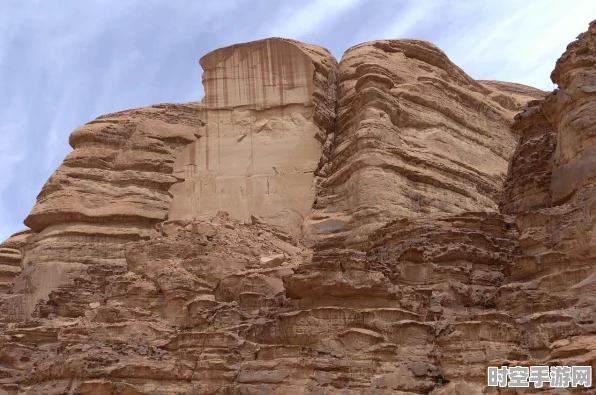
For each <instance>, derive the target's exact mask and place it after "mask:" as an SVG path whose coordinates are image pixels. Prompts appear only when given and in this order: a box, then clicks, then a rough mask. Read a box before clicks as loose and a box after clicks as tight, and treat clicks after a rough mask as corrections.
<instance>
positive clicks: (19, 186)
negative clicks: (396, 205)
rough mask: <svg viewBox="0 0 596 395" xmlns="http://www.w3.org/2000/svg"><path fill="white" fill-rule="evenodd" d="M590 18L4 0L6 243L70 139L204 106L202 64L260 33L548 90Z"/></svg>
mask: <svg viewBox="0 0 596 395" xmlns="http://www.w3.org/2000/svg"><path fill="white" fill-rule="evenodd" d="M594 15H596V2H594V1H593V0H583V1H582V0H577V1H574V2H573V6H571V5H570V4H569V3H568V2H562V1H559V0H526V1H523V2H522V1H517V0H503V1H499V2H489V1H485V2H482V1H472V0H454V1H449V2H447V1H438V0H416V1H413V0H375V1H369V0H304V1H277V0H218V1H194V0H172V1H163V0H119V1H113V0H85V1H80V0H60V6H59V7H58V6H56V2H51V1H41V0H28V1H22V0H2V1H0V139H1V141H2V145H0V239H1V238H3V237H5V236H7V234H8V233H13V232H14V231H18V230H20V229H21V228H22V227H23V225H22V220H23V218H24V217H25V216H26V215H27V214H28V212H29V211H30V210H31V208H32V206H33V204H34V202H35V197H36V195H37V193H38V192H39V190H40V189H41V187H42V185H43V184H44V182H45V180H47V178H48V177H49V176H50V174H51V172H52V171H53V170H54V169H55V168H56V167H57V166H58V165H59V164H60V162H61V160H62V158H63V157H64V156H65V155H66V154H67V153H68V151H69V150H70V147H69V146H68V135H69V134H70V133H71V132H72V130H73V129H75V128H76V127H78V126H80V125H82V124H84V123H86V122H88V121H90V120H92V119H93V118H95V117H97V116H99V115H101V114H103V113H107V112H113V111H117V110H122V109H126V108H131V107H138V106H143V105H149V104H152V103H159V102H185V101H194V100H200V99H201V96H202V94H203V90H202V86H201V72H202V70H201V69H200V66H199V65H198V64H197V61H198V59H199V57H200V56H202V55H204V54H205V53H207V52H208V51H211V50H213V49H215V48H218V47H222V46H225V45H230V44H233V43H236V42H245V41H250V40H254V39H258V38H263V37H268V36H282V37H288V38H294V39H299V40H304V41H308V42H312V43H314V44H319V45H322V46H324V47H326V48H328V49H330V50H331V51H332V53H333V54H335V56H336V57H339V56H341V54H342V53H343V51H344V50H345V49H347V48H348V47H350V46H352V45H355V44H358V43H359V42H362V41H368V40H373V39H378V38H403V37H411V38H413V37H417V38H422V39H427V40H430V41H432V42H434V43H435V44H437V45H439V46H440V47H441V48H442V49H443V50H445V52H446V53H447V54H448V55H449V56H450V57H451V58H452V60H453V61H455V62H456V63H458V64H460V66H462V67H463V68H464V70H466V71H467V72H468V73H470V74H471V75H472V76H473V77H475V78H484V79H503V80H513V81H517V82H522V83H526V84H530V85H535V86H538V87H542V88H548V87H549V86H550V83H549V79H548V78H549V75H550V71H551V70H552V68H553V66H554V62H555V60H556V59H557V58H558V56H559V55H560V54H561V53H562V52H563V51H564V49H565V46H566V45H567V43H568V42H570V41H571V40H573V39H574V37H575V36H576V35H577V34H578V33H580V32H581V31H583V30H585V29H586V27H587V24H588V22H589V20H590V18H592V17H594Z"/></svg>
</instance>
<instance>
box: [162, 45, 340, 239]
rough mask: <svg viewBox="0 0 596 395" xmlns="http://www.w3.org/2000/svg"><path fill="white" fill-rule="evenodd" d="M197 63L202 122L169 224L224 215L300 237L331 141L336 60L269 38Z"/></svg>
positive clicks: (185, 156) (184, 162) (181, 171)
mask: <svg viewBox="0 0 596 395" xmlns="http://www.w3.org/2000/svg"><path fill="white" fill-rule="evenodd" d="M201 66H203V69H204V70H205V72H204V73H203V85H204V86H205V98H204V99H203V101H202V103H203V105H204V111H203V113H202V119H203V122H204V125H203V127H202V128H201V132H200V137H199V139H198V141H196V142H194V143H191V144H189V145H188V146H187V147H186V148H185V149H184V151H183V153H182V154H181V155H180V156H179V157H178V159H177V161H176V163H175V165H174V174H175V175H177V176H180V177H183V178H184V179H185V181H184V182H183V183H180V184H178V185H176V186H175V187H174V188H172V194H173V195H174V198H173V199H174V201H173V205H172V209H171V211H170V218H172V219H174V218H175V219H193V218H197V217H199V218H200V217H203V218H208V217H210V216H213V215H214V214H215V213H217V212H218V211H222V210H223V211H227V212H229V213H230V214H231V215H233V216H234V217H236V218H239V219H241V220H245V221H248V220H250V216H251V215H258V216H261V217H262V218H263V219H265V220H266V221H267V222H268V223H271V224H276V225H279V226H282V227H284V228H286V229H288V230H290V231H291V232H292V234H294V235H296V236H299V235H300V232H301V227H302V222H303V220H304V217H305V216H306V215H308V214H309V212H310V209H311V206H312V202H313V201H314V197H315V188H314V182H313V181H314V177H315V175H316V172H317V169H318V167H319V162H320V161H321V160H322V159H321V158H322V157H323V158H324V157H325V155H327V154H325V155H324V154H323V151H324V148H325V144H326V142H327V141H328V140H329V141H331V139H332V138H333V119H334V112H335V88H334V87H335V74H336V69H337V61H336V60H335V59H334V58H333V56H331V54H330V53H329V52H328V51H327V50H324V49H322V48H319V47H315V46H312V45H307V44H302V43H298V42H294V41H290V40H284V39H269V40H261V41H256V42H253V43H248V44H241V45H234V46H232V47H227V48H222V49H218V50H216V51H214V52H211V53H209V54H207V55H206V56H204V57H203V58H202V59H201ZM327 145H329V143H327Z"/></svg>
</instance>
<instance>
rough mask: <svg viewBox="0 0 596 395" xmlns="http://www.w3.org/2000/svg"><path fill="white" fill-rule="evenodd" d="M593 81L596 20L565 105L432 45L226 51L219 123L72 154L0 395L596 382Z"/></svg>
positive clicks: (160, 127) (10, 249)
mask: <svg viewBox="0 0 596 395" xmlns="http://www.w3.org/2000/svg"><path fill="white" fill-rule="evenodd" d="M595 59H596V23H592V24H591V26H590V28H589V30H588V31H587V32H586V33H583V34H582V35H580V37H579V39H578V40H577V41H575V42H574V43H572V44H570V45H569V47H568V49H567V51H566V52H565V54H563V56H562V57H561V59H560V60H559V61H558V62H557V65H556V67H555V70H554V72H553V74H552V78H553V80H554V81H555V82H556V83H557V84H558V85H559V89H558V90H556V91H555V92H552V93H550V94H547V93H546V92H542V91H539V90H537V89H534V88H530V87H526V86H523V85H519V84H514V83H505V82H499V81H474V80H473V79H472V78H470V77H469V76H467V75H466V74H465V73H464V72H463V71H462V70H461V69H459V68H458V67H457V66H456V65H454V64H453V63H452V62H451V61H450V60H449V59H448V58H447V57H446V56H445V54H444V53H443V52H442V51H441V50H440V49H438V48H436V47H435V46H433V45H432V44H429V43H427V42H423V41H418V40H384V41H375V42H369V43H364V44H361V45H358V46H356V47H353V48H351V49H349V50H348V51H346V54H345V55H344V57H343V58H342V60H341V61H340V63H339V65H338V64H337V62H336V61H335V60H334V59H333V58H332V57H331V55H330V54H329V53H328V52H327V51H326V50H324V49H321V48H318V47H315V46H311V45H307V44H303V43H298V42H294V41H290V40H284V39H267V40H261V41H257V42H253V43H247V44H239V45H235V46H232V47H228V48H223V49H220V50H217V51H214V52H212V53H210V54H208V55H206V56H205V57H203V58H202V59H201V65H202V66H203V69H204V70H205V73H204V76H203V83H204V85H205V92H206V96H205V98H204V99H203V101H202V102H201V103H189V104H167V105H158V106H152V107H147V108H142V109H135V110H129V111H123V112H120V113H116V114H109V115H106V116H103V117H100V118H98V119H97V120H95V121H93V122H91V123H89V124H87V125H85V126H83V127H81V128H79V129H77V130H76V131H75V132H73V134H72V135H71V145H72V146H73V148H74V150H73V152H72V153H71V154H69V156H67V158H66V159H65V161H64V163H63V164H62V165H61V166H60V168H59V169H58V170H57V171H56V173H55V174H53V175H52V177H51V178H50V180H48V182H47V183H46V185H45V186H44V188H43V189H42V191H41V193H40V195H39V197H38V202H37V204H36V206H35V207H34V208H33V210H32V212H31V214H30V215H29V216H28V217H27V219H26V220H25V224H26V225H27V226H29V227H30V228H31V230H28V231H25V232H21V233H19V234H16V235H15V236H13V237H11V238H10V239H8V240H7V241H5V242H4V243H2V244H0V390H3V391H5V392H8V393H9V394H37V393H44V394H75V393H76V394H429V393H430V394H435V395H438V394H444V395H447V394H450V395H451V394H483V393H486V394H488V393H495V394H496V393H498V390H497V389H496V388H489V387H487V386H486V367H487V366H500V365H503V364H508V365H524V366H529V365H592V366H594V367H595V369H596V339H595V337H594V330H595V328H596V327H595V326H594V325H595V318H596V296H595V293H594V292H595V290H594V284H596V281H595V279H596V264H595V262H596V256H595V254H596V253H595V251H596V245H595V243H596V242H595V240H596V237H595V236H594V232H596V230H595V229H596V225H595V221H596V217H594V214H593V212H594V211H595V209H594V205H595V204H596V203H595V202H596V200H595V198H596V196H595V192H594V191H595V187H594V185H593V184H594V183H593V181H594V174H596V173H595V172H596V162H594V155H593V153H592V150H593V149H594V143H595V142H596V140H595V139H594V138H593V134H594V133H593V132H594V125H596V122H594V121H595V117H596V115H595V114H596V100H595V99H596V96H595V95H596V88H594V84H595V83H594V81H596V64H595V63H596V60H595ZM578 389H579V388H578ZM578 389H570V390H572V392H573V391H577V390H578ZM508 393H512V394H513V393H516V391H515V390H514V389H509V392H508ZM518 393H525V392H523V390H520V391H519V392H518ZM550 393H557V392H556V391H555V392H553V391H550Z"/></svg>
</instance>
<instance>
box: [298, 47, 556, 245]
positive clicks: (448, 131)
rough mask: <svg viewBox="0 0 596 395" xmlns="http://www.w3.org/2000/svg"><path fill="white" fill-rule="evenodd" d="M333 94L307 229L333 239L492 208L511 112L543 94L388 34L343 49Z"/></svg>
mask: <svg viewBox="0 0 596 395" xmlns="http://www.w3.org/2000/svg"><path fill="white" fill-rule="evenodd" d="M337 96H338V106H337V107H338V109H337V123H336V130H337V132H336V136H335V147H334V151H333V160H332V161H330V162H329V163H328V164H327V166H326V167H325V168H324V169H325V172H324V173H325V176H326V179H325V180H324V182H323V183H322V187H321V190H320V192H319V194H318V196H317V205H316V208H317V210H315V212H314V213H313V215H312V217H311V221H310V222H311V224H310V229H309V230H310V232H311V233H312V234H313V236H314V237H315V238H316V236H317V235H325V236H328V235H330V234H333V235H334V236H336V237H334V241H333V242H334V243H335V242H337V240H336V239H337V238H340V239H344V238H346V237H352V238H354V237H356V238H360V239H366V238H367V237H368V236H369V234H368V230H367V229H369V228H370V229H374V228H378V227H379V226H382V225H383V224H384V223H388V222H390V221H392V220H395V219H396V218H399V217H403V216H407V217H429V216H439V215H444V214H459V213H462V212H466V211H484V212H497V211H498V202H499V197H500V191H501V188H502V185H503V181H504V179H505V176H506V173H507V165H508V161H509V158H510V156H511V154H512V152H513V150H514V149H515V145H516V136H515V135H514V134H513V133H511V131H510V130H509V126H510V123H511V120H512V118H513V116H514V114H515V113H514V111H516V110H518V109H519V108H521V107H522V106H524V105H525V104H526V102H527V101H528V100H531V99H533V98H539V97H542V96H544V93H543V92H541V91H539V90H537V89H533V88H529V87H523V86H514V84H506V83H498V82H490V81H487V82H485V83H484V84H482V83H479V82H477V81H474V80H473V79H472V78H470V77H469V76H467V75H466V74H465V73H464V72H463V71H462V70H461V69H460V68H459V67H457V66H456V65H455V64H453V63H452V62H451V61H449V59H448V58H447V56H446V55H445V54H444V53H443V52H442V51H441V50H440V49H438V48H437V47H435V46H434V45H432V44H430V43H428V42H425V41H419V40H388V41H375V42H370V43H364V44H360V45H357V46H356V47H353V48H350V49H349V50H348V51H346V53H345V54H344V56H343V58H342V60H341V63H340V66H339V82H338V88H337ZM355 229H357V230H355Z"/></svg>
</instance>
